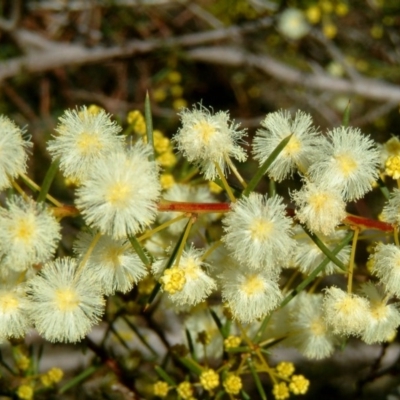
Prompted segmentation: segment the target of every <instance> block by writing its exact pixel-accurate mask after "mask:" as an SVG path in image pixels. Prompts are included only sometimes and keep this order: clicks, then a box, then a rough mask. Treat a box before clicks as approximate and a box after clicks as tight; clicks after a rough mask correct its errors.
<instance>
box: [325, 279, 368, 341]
mask: <svg viewBox="0 0 400 400" xmlns="http://www.w3.org/2000/svg"><path fill="white" fill-rule="evenodd" d="M323 312H324V318H325V322H326V323H327V325H328V326H329V327H330V328H331V329H332V332H333V333H334V334H335V335H355V336H360V335H361V334H362V332H363V331H364V329H365V328H366V326H367V324H368V313H369V304H368V301H367V300H366V299H365V298H363V297H361V296H357V295H356V294H353V293H346V292H344V291H343V290H341V289H339V288H337V287H334V286H332V287H330V288H328V289H326V290H325V293H324V299H323Z"/></svg>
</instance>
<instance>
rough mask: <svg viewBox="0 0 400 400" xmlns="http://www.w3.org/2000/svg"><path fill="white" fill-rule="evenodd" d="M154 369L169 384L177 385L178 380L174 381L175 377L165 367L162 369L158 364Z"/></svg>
mask: <svg viewBox="0 0 400 400" xmlns="http://www.w3.org/2000/svg"><path fill="white" fill-rule="evenodd" d="M154 369H155V370H156V372H157V374H158V375H159V376H160V378H161V379H164V381H165V382H167V383H168V385H170V386H176V382H175V381H174V379H173V378H172V377H171V376H170V375H168V373H167V372H166V371H165V370H164V369H162V368H161V367H159V366H158V365H156V366H155V367H154Z"/></svg>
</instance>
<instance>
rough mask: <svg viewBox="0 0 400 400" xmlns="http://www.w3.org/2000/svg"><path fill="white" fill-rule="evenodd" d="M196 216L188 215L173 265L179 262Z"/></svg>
mask: <svg viewBox="0 0 400 400" xmlns="http://www.w3.org/2000/svg"><path fill="white" fill-rule="evenodd" d="M196 218H197V217H196V216H194V215H192V216H191V217H190V219H189V221H188V223H187V225H186V228H185V232H184V234H183V238H182V241H181V244H180V246H179V249H178V253H177V254H176V260H175V265H179V262H180V260H181V257H182V253H183V249H184V248H185V244H186V241H187V238H188V236H189V233H190V229H191V228H192V225H193V224H194V222H195V221H196Z"/></svg>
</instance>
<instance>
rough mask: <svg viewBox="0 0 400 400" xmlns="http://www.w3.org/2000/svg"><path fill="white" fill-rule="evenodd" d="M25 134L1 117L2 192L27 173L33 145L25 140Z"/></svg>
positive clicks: (0, 182) (0, 172) (0, 166)
mask: <svg viewBox="0 0 400 400" xmlns="http://www.w3.org/2000/svg"><path fill="white" fill-rule="evenodd" d="M23 136H24V132H23V131H22V129H20V128H19V127H18V126H17V125H16V124H15V123H14V122H13V121H11V120H10V119H8V118H7V117H5V116H3V115H1V116H0V190H3V189H6V188H8V187H10V186H11V182H12V181H13V180H14V179H16V178H17V177H18V176H19V175H21V174H23V173H25V171H26V161H27V159H28V153H27V151H28V150H29V149H30V148H31V147H32V143H31V142H29V141H27V140H25V139H24V137H23Z"/></svg>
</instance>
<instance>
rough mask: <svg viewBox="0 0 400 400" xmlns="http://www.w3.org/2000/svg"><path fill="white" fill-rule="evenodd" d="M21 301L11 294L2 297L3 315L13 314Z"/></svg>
mask: <svg viewBox="0 0 400 400" xmlns="http://www.w3.org/2000/svg"><path fill="white" fill-rule="evenodd" d="M18 305H19V301H18V299H17V298H16V297H15V296H14V295H13V294H11V293H5V294H3V295H2V296H0V308H1V311H2V312H3V313H7V312H12V311H14V310H16V309H17V308H18Z"/></svg>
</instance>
